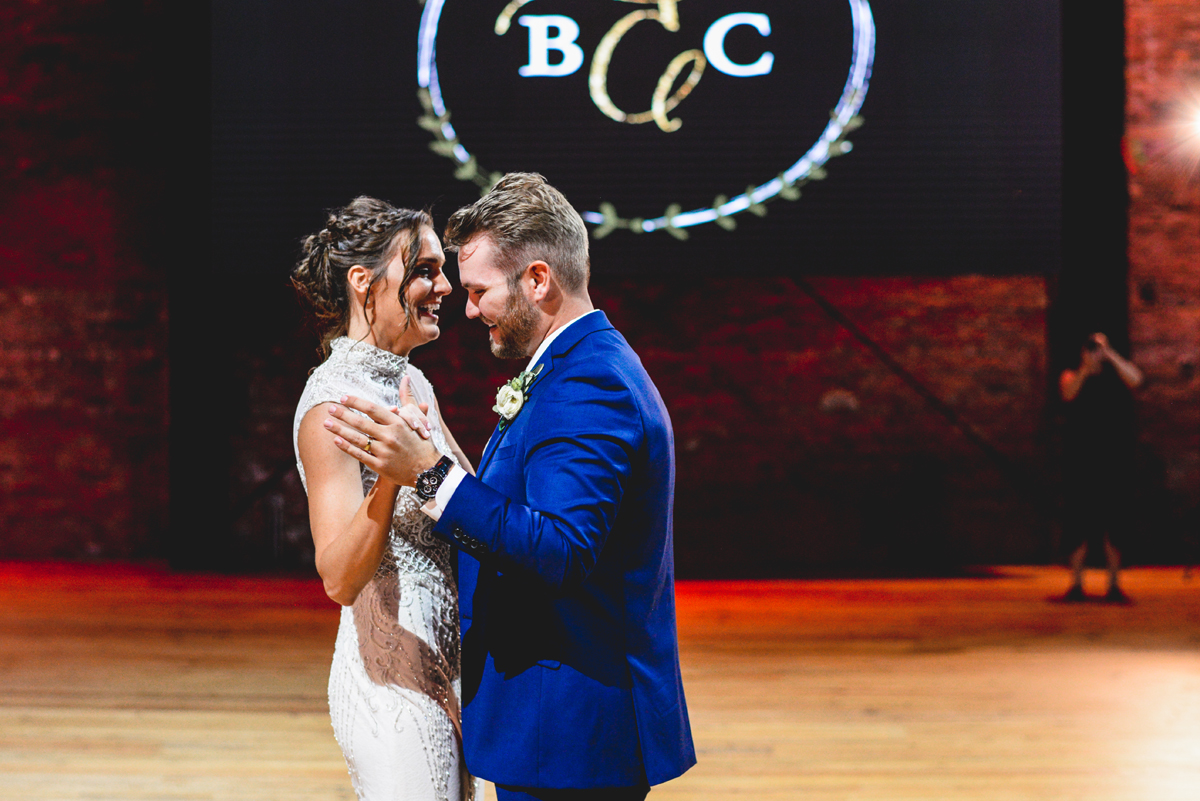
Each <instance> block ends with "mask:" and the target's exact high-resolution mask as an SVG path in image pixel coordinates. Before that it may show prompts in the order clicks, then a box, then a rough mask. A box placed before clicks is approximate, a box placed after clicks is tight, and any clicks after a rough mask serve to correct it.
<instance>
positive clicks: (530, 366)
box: [525, 309, 600, 370]
mask: <svg viewBox="0 0 1200 801" xmlns="http://www.w3.org/2000/svg"><path fill="white" fill-rule="evenodd" d="M598 311H600V310H599V309H592V310H591V311H590V312H584V313H583V314H581V315H579V316H578V317H576V318H575V319H574V320H572V321H571V322H569V323H567V324H566V325H564V326H563V327H562V328H559V329H558V330H557V331H555V332H554V333H553V334H551V335H550V336H548V337H546V338H545V339H543V340H542V344H541V345H538V349H537V350H536V351H535V352H534V354H533V358H532V359H530V360H529V364H528V365H526V366H525V369H526V370H532V369H533V366H534V365H535V364H537V363H538V359H540V358H542V354H543V353H545V352H546V348H548V347H550V343H551V342H553V341H554V340H555V339H557V338H558V335H559V334H561V333H562V332H563V331H566V330H567V329H568V328H570V327H571V326H573V325H575V323H577V322H579V321H580V320H582V319H583V318H584V317H587V316H588V315H589V314H595V313H596V312H598Z"/></svg>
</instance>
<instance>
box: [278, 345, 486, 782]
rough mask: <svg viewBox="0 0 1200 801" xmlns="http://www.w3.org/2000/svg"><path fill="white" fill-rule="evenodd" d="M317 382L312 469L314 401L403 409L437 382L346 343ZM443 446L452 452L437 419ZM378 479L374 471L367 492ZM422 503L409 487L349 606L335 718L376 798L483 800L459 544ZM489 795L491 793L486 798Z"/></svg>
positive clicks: (429, 397) (301, 407)
mask: <svg viewBox="0 0 1200 801" xmlns="http://www.w3.org/2000/svg"><path fill="white" fill-rule="evenodd" d="M331 348H332V352H331V354H330V356H329V358H328V359H327V360H326V361H325V362H324V363H323V364H321V366H320V367H318V368H317V369H316V370H314V371H313V373H312V375H311V376H309V379H308V383H307V385H306V386H305V388H304V393H303V394H302V395H301V398H300V403H299V404H298V406H297V408H296V418H295V422H294V425H293V434H292V441H293V445H294V446H295V447H296V454H297V456H296V464H297V467H298V468H299V470H300V478H301V481H303V482H304V485H305V491H306V492H307V491H308V483H307V480H306V479H305V475H304V466H303V465H302V464H300V458H299V445H298V435H299V430H300V421H301V420H302V419H303V417H304V415H305V413H306V412H308V411H309V410H310V409H312V408H313V407H314V406H316V405H318V404H321V403H327V402H331V401H332V402H337V401H339V400H340V399H341V398H342V396H344V395H356V396H358V397H360V398H365V399H368V400H371V401H374V402H375V403H379V404H382V405H384V406H395V405H398V404H399V388H400V379H401V378H403V377H404V376H405V375H407V376H408V377H409V385H410V387H411V391H412V394H413V396H414V398H415V399H416V400H417V401H418V402H423V403H428V404H429V408H430V409H433V408H434V403H433V401H434V395H433V387H432V386H430V384H429V381H428V380H427V379H426V378H425V376H424V374H423V373H421V371H420V370H418V369H417V368H415V367H413V366H412V365H410V364H409V363H408V359H407V358H405V357H401V356H396V355H395V354H393V353H389V352H387V351H384V350H380V349H379V348H376V347H373V346H371V345H367V344H365V343H361V342H355V341H354V340H351V339H348V338H346V337H341V338H339V339H336V340H334V341H333V342H332V343H331ZM430 422H431V423H432V424H433V443H434V444H435V445H436V446H437V448H438V450H439V451H441V452H442V453H444V454H446V455H448V456H451V458H453V455H452V454H450V449H449V447H447V445H446V438H445V436H444V435H443V433H442V429H441V424H440V421H439V420H438V418H437V416H436V415H431V416H430ZM375 479H376V475H375V473H373V472H372V471H371V470H369V469H368V468H367V467H365V466H363V467H362V485H363V491H364V492H366V491H367V490H369V489H370V488H371V487H372V486H373V485H374V483H375ZM418 500H419V499H418V498H417V496H416V494H415V492H414V491H413V490H412V489H410V488H402V489H401V490H400V495H399V497H398V498H397V499H396V506H395V510H394V512H393V516H392V527H391V531H390V532H389V543H388V548H387V550H386V551H385V552H384V555H383V560H382V562H381V563H380V565H379V569H378V570H377V571H376V572H375V576H374V577H373V578H372V579H371V581H370V583H369V584H368V585H367V586H366V587H365V588H364V589H363V591H362V592H361V593H360V594H359V596H358V599H357V600H356V601H355V602H354V605H353V606H344V607H342V611H341V622H340V625H339V627H338V634H337V642H336V644H335V645H334V652H333V665H332V668H331V670H330V674H329V712H330V717H331V718H332V721H333V731H334V735H335V737H336V738H337V742H338V744H339V745H340V746H341V748H342V754H343V755H344V756H345V758H346V766H347V768H348V769H349V771H350V779H351V782H352V783H353V785H354V790H355V792H356V793H357V794H358V797H359V798H360V799H366V800H367V801H384V800H385V799H386V801H461V800H462V799H470V798H471V797H473V796H475V795H476V790H477V789H478V788H477V787H476V786H475V781H474V780H472V779H471V778H470V777H469V776H468V775H467V773H466V768H465V765H464V763H463V760H462V745H461V740H462V738H461V733H460V729H459V725H460V723H459V721H460V714H459V701H458V699H459V692H460V680H459V620H458V601H457V596H456V591H455V583H454V574H453V572H452V569H451V565H452V561H451V560H452V558H453V553H452V550H451V548H450V546H449V545H448V544H447V543H445V542H443V541H442V540H441V539H440V538H438V537H436V536H435V535H434V534H433V532H432V528H433V521H432V520H430V519H429V518H428V517H427V516H426V515H424V514H422V513H421V511H420V509H419V505H418ZM478 797H479V798H482V793H478Z"/></svg>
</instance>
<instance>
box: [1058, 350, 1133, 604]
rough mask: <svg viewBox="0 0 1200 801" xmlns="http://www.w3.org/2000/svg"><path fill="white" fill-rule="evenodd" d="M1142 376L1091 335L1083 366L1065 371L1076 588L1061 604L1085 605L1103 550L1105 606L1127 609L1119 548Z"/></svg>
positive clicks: (1066, 475) (1068, 535)
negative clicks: (1093, 549)
mask: <svg viewBox="0 0 1200 801" xmlns="http://www.w3.org/2000/svg"><path fill="white" fill-rule="evenodd" d="M1142 378H1143V377H1142V371H1141V370H1139V369H1138V368H1137V366H1136V365H1134V364H1133V363H1132V362H1130V361H1129V360H1128V359H1125V358H1124V357H1122V356H1121V355H1120V354H1119V353H1117V352H1116V351H1115V350H1113V349H1112V347H1111V346H1110V345H1109V344H1108V337H1106V336H1105V335H1104V334H1100V333H1096V334H1091V335H1089V336H1088V337H1087V338H1086V339H1085V340H1084V343H1083V347H1082V349H1081V350H1080V354H1079V366H1078V367H1076V368H1075V369H1073V370H1072V369H1067V370H1063V372H1062V375H1061V376H1059V391H1060V393H1061V395H1062V400H1063V404H1064V411H1063V501H1064V504H1063V505H1064V518H1063V538H1064V544H1065V545H1066V546H1067V547H1068V548H1069V549H1070V554H1071V555H1070V566H1071V587H1070V589H1068V590H1067V593H1066V595H1064V596H1063V600H1064V601H1068V602H1078V601H1083V600H1086V597H1087V596H1086V595H1085V594H1084V591H1083V568H1084V561H1085V560H1086V558H1087V552H1088V546H1089V545H1097V546H1099V545H1100V544H1103V547H1104V553H1105V557H1106V560H1107V563H1108V593H1107V594H1106V595H1105V596H1104V600H1105V601H1106V602H1108V603H1129V602H1130V601H1129V597H1128V596H1127V595H1125V593H1124V591H1123V590H1122V589H1121V585H1120V583H1119V574H1120V570H1121V552H1120V550H1119V546H1121V545H1122V544H1123V541H1122V538H1123V537H1124V536H1125V535H1127V533H1128V531H1129V529H1130V528H1131V523H1132V520H1131V518H1132V514H1131V508H1130V496H1131V493H1132V484H1133V463H1134V428H1133V392H1132V390H1134V389H1136V388H1137V387H1138V386H1140V385H1141V383H1142Z"/></svg>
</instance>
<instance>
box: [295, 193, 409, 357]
mask: <svg viewBox="0 0 1200 801" xmlns="http://www.w3.org/2000/svg"><path fill="white" fill-rule="evenodd" d="M422 225H428V226H431V227H432V226H433V219H432V218H431V217H430V216H429V213H428V212H426V211H414V210H413V209H400V208H396V207H395V206H392V205H391V204H389V203H385V202H384V201H382V200H377V199H376V198H373V197H366V196H360V197H356V198H355V199H354V200H352V201H351V202H350V203H349V204H348V205H347V206H345V207H343V208H340V209H334V210H333V211H330V212H329V217H328V219H327V220H326V221H325V227H324V228H322V229H321V230H320V231H318V232H317V233H315V234H310V235H309V236H306V237H305V238H304V239H303V241H302V242H301V247H300V260H299V261H298V262H297V264H296V266H295V268H294V269H293V270H292V285H293V286H294V287H295V288H296V291H297V293H298V294H299V295H300V297H301V299H302V300H304V301H305V302H306V303H307V304H308V306H309V308H310V309H311V310H312V313H313V315H314V316H315V317H316V322H317V326H318V328H319V329H320V330H321V349H322V351H323V352H324V353H325V354H326V355H328V353H329V343H330V342H331V341H332V340H334V339H336V338H337V337H339V336H344V335H345V333H346V331H347V329H348V328H349V325H350V289H349V286H348V284H347V281H346V275H347V273H349V271H350V268H351V267H353V266H354V265H356V264H360V265H362V266H363V267H366V268H367V269H368V270H370V271H371V287H372V288H374V286H375V283H376V282H377V281H379V279H381V278H382V277H383V276H384V273H386V272H387V265H388V263H389V262H390V261H391V260H392V258H393V257H394V256H395V254H396V252H397V248H404V247H406V248H407V254H406V258H405V265H404V267H405V269H404V281H403V283H402V285H401V286H400V289H399V291H400V293H401V297H402V298H403V292H404V289H405V288H406V287H407V286H408V284H409V283H410V282H411V281H412V271H413V267H414V266H415V264H416V260H417V256H418V255H419V249H418V247H417V243H418V241H419V238H420V231H421V226H422ZM404 234H408V235H407V236H404Z"/></svg>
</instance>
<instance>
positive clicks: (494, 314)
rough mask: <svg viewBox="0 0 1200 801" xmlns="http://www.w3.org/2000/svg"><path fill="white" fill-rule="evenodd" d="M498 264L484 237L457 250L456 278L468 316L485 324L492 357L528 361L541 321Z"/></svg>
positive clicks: (527, 300)
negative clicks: (526, 359)
mask: <svg viewBox="0 0 1200 801" xmlns="http://www.w3.org/2000/svg"><path fill="white" fill-rule="evenodd" d="M498 263H499V259H498V254H497V253H496V249H495V247H494V246H493V245H492V241H491V239H490V238H488V237H487V236H486V235H485V236H478V237H476V238H474V239H472V240H471V241H470V242H468V243H467V244H465V245H463V246H462V248H460V249H459V253H458V277H459V281H460V283H462V286H463V289H465V290H466V292H467V309H466V312H467V317H468V318H469V319H472V320H473V319H475V318H476V317H478V318H479V319H480V320H482V321H483V322H484V323H485V324H486V325H487V327H488V340H489V342H488V344H489V345H490V346H491V349H492V355H493V356H496V357H497V358H500V359H524V358H528V357H529V356H531V355H532V354H533V350H534V348H533V340H534V336H535V334H536V333H537V327H538V323H539V322H540V319H539V316H538V311H537V308H536V307H535V306H534V305H533V303H532V302H531V301H530V300H529V298H527V297H526V296H525V294H524V292H523V291H522V288H521V286H520V285H518V286H515V287H514V286H512V285H511V284H510V283H509V281H508V277H507V276H506V275H505V274H504V272H503V271H502V270H501V269H500V268H499V267H497V266H496V265H497V264H498Z"/></svg>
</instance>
